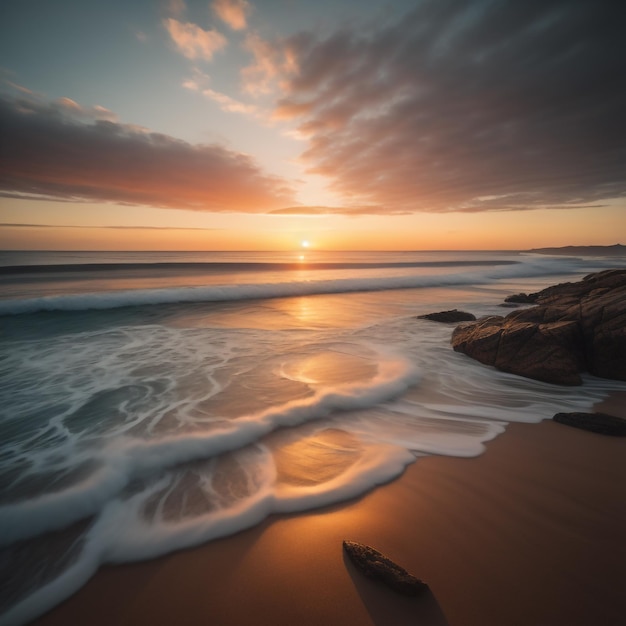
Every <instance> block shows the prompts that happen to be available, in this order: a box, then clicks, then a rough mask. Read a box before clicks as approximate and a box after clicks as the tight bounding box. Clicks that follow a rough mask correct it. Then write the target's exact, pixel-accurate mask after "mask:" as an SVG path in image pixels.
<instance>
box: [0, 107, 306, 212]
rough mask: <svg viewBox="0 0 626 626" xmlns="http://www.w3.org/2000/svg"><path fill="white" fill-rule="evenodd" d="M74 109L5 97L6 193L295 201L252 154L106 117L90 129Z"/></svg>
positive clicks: (215, 207)
mask: <svg viewBox="0 0 626 626" xmlns="http://www.w3.org/2000/svg"><path fill="white" fill-rule="evenodd" d="M67 104H68V103H66V102H65V103H64V105H65V111H64V113H65V114H64V115H61V114H60V110H59V107H58V105H57V106H51V105H47V104H43V103H40V102H38V101H35V100H25V99H20V100H7V99H3V98H0V133H1V134H2V138H3V141H2V145H1V148H0V191H1V192H2V195H4V196H5V197H6V196H9V197H25V196H26V197H32V198H33V199H42V198H44V197H45V198H47V199H50V198H55V199H62V200H95V201H112V202H117V203H130V204H144V205H150V206H155V207H168V208H180V209H192V210H198V211H238V212H250V213H264V212H269V211H272V210H274V209H278V208H281V207H284V206H289V205H291V204H293V203H294V192H293V189H292V188H291V187H290V186H289V184H288V183H287V182H286V181H285V180H284V179H281V178H278V177H275V176H271V175H269V174H267V173H265V172H264V171H263V170H262V169H261V168H260V167H259V165H258V164H257V163H256V162H255V161H254V160H253V159H252V158H251V157H249V156H247V155H244V154H241V153H238V152H235V151H232V150H228V149H227V148H224V147H222V146H218V145H202V144H201V145H191V144H189V143H186V142H184V141H181V140H178V139H175V138H173V137H169V136H167V135H162V134H158V133H151V132H148V131H146V130H144V129H137V128H135V127H133V126H130V125H125V124H120V123H116V122H111V121H107V120H102V119H100V120H95V121H93V120H91V121H89V122H87V123H86V122H84V121H82V120H81V119H80V118H78V117H77V116H75V115H74V116H72V115H69V114H68V113H67V111H68V110H72V109H74V108H75V107H72V106H69V107H68V106H67ZM76 106H77V107H79V108H80V106H79V105H76Z"/></svg>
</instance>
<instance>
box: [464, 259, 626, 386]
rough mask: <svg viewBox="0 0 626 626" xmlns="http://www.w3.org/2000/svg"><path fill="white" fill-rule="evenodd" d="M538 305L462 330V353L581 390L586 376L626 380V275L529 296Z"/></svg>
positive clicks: (602, 275)
mask: <svg viewBox="0 0 626 626" xmlns="http://www.w3.org/2000/svg"><path fill="white" fill-rule="evenodd" d="M528 297H530V298H533V299H534V301H535V302H536V303H537V306H535V307H531V308H526V309H520V310H517V311H513V312H512V313H509V314H508V315H507V316H506V317H502V316H499V315H497V316H490V317H485V318H482V319H480V320H478V321H477V322H476V323H474V324H465V325H463V326H460V327H458V328H456V329H455V330H454V332H453V334H452V346H453V348H454V349H455V350H456V351H457V352H463V353H464V354H467V355H468V356H471V357H472V358H474V359H476V360H477V361H480V362H481V363H485V364H487V365H493V366H495V367H497V368H498V369H501V370H502V371H505V372H511V373H512V374H519V375H520V376H526V377H527V378H535V379H537V380H542V381H545V382H549V383H557V384H562V385H580V384H581V383H582V379H581V377H580V372H583V371H589V372H591V373H592V374H594V375H595V376H601V377H604V378H614V379H617V380H625V381H626V270H607V271H604V272H599V273H597V274H590V275H589V276H587V277H585V278H584V279H583V280H582V281H580V282H577V283H563V284H560V285H556V286H553V287H548V288H547V289H544V290H542V291H539V292H537V293H535V294H530V296H528Z"/></svg>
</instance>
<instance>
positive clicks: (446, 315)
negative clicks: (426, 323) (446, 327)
mask: <svg viewBox="0 0 626 626" xmlns="http://www.w3.org/2000/svg"><path fill="white" fill-rule="evenodd" d="M417 318H418V319H421V320H431V321H432V322H444V323H456V322H472V321H474V320H475V319H476V316H475V315H474V314H472V313H466V312H465V311H457V310H456V309H452V310H451V311H439V312H438V313H427V314H426V315H418V316H417Z"/></svg>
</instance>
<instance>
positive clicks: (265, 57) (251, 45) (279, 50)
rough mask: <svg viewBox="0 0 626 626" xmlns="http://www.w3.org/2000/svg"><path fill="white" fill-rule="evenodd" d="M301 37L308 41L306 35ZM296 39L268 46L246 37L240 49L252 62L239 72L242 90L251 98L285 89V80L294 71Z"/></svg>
mask: <svg viewBox="0 0 626 626" xmlns="http://www.w3.org/2000/svg"><path fill="white" fill-rule="evenodd" d="M303 37H305V38H308V36H307V35H303ZM299 39H300V37H294V38H292V39H286V40H281V41H279V42H270V41H267V40H265V39H263V38H262V37H260V36H259V35H258V34H257V33H248V35H247V36H246V39H245V42H244V47H245V48H246V49H247V50H248V51H249V52H250V53H251V54H252V56H253V59H254V60H253V62H252V63H251V64H250V65H248V66H246V67H244V68H243V69H242V70H241V80H242V88H243V90H244V91H246V92H247V93H249V94H251V95H253V96H259V95H261V94H268V93H272V92H273V91H274V90H275V89H276V88H277V87H278V88H280V89H284V88H285V81H286V80H287V77H289V76H290V75H292V74H294V73H295V72H296V71H297V67H296V51H295V50H294V48H295V46H296V45H297V43H298V41H299Z"/></svg>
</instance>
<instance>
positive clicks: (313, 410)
mask: <svg viewBox="0 0 626 626" xmlns="http://www.w3.org/2000/svg"><path fill="white" fill-rule="evenodd" d="M418 378H419V372H418V371H417V369H416V368H415V367H414V366H413V365H412V364H411V363H410V362H409V361H407V360H405V359H402V358H396V359H390V360H386V361H381V362H380V363H379V366H378V373H377V375H376V376H375V377H374V378H373V379H372V380H371V381H370V382H369V383H367V384H349V385H342V386H339V387H336V388H326V389H323V390H320V391H318V392H317V393H316V394H315V395H313V396H312V397H310V398H306V399H304V400H298V401H293V402H289V403H286V404H284V405H282V406H278V407H273V408H271V409H268V410H266V411H263V412H260V413H258V414H254V415H249V416H246V417H241V418H238V419H236V420H233V421H232V422H230V424H229V426H227V427H225V428H222V429H220V430H216V431H210V432H209V433H205V434H203V433H201V432H199V433H194V434H192V435H188V434H187V435H177V436H170V437H163V438H161V439H150V440H141V439H131V438H128V437H122V438H118V439H116V440H115V441H113V442H111V443H110V444H109V445H108V446H106V447H105V448H104V449H103V450H102V451H101V452H100V453H99V454H98V455H97V456H96V458H97V460H98V461H99V462H100V464H101V468H100V469H99V470H98V471H97V472H96V473H95V474H93V475H92V476H90V478H89V479H88V480H86V481H84V482H82V483H79V484H78V485H75V486H73V487H71V488H69V489H66V490H64V491H61V492H56V493H51V494H44V495H40V496H38V497H35V498H32V499H30V500H26V501H23V502H18V503H12V504H7V505H4V506H1V507H0V542H1V543H2V544H5V545H6V544H9V543H12V542H14V541H18V540H22V539H26V538H28V537H32V536H35V535H38V534H41V533H42V532H45V531H51V530H56V529H59V528H62V527H64V526H66V525H68V524H71V523H72V522H75V521H77V520H79V519H82V518H84V517H85V516H88V515H91V514H95V513H97V512H98V511H99V510H100V508H101V507H102V505H103V504H104V503H105V502H107V501H109V500H110V499H111V498H113V497H114V496H115V495H116V494H118V493H119V492H120V491H121V490H122V489H123V488H124V487H125V486H126V485H127V484H128V483H129V482H130V481H131V480H133V479H134V478H137V477H142V476H146V475H150V474H152V473H155V472H157V471H158V470H162V469H164V468H167V467H172V466H174V465H177V464H181V463H186V462H189V461H194V460H198V459H207V458H211V457H215V456H217V455H219V454H223V453H224V452H229V451H232V450H238V449H241V448H244V447H245V446H247V445H250V444H253V443H254V442H256V441H258V440H259V439H260V438H261V437H263V436H264V435H266V434H268V433H269V432H271V431H272V430H274V429H276V428H279V427H293V426H297V425H298V424H302V423H304V422H307V421H309V420H314V419H319V418H321V417H324V416H326V415H328V414H329V413H331V412H332V411H354V410H357V409H363V408H367V407H370V406H373V405H375V404H377V403H380V402H383V401H385V400H389V399H391V398H394V397H396V396H398V395H399V394H401V393H402V392H404V391H405V390H406V389H407V388H408V387H409V386H410V385H413V384H415V383H416V382H417V380H418Z"/></svg>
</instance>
